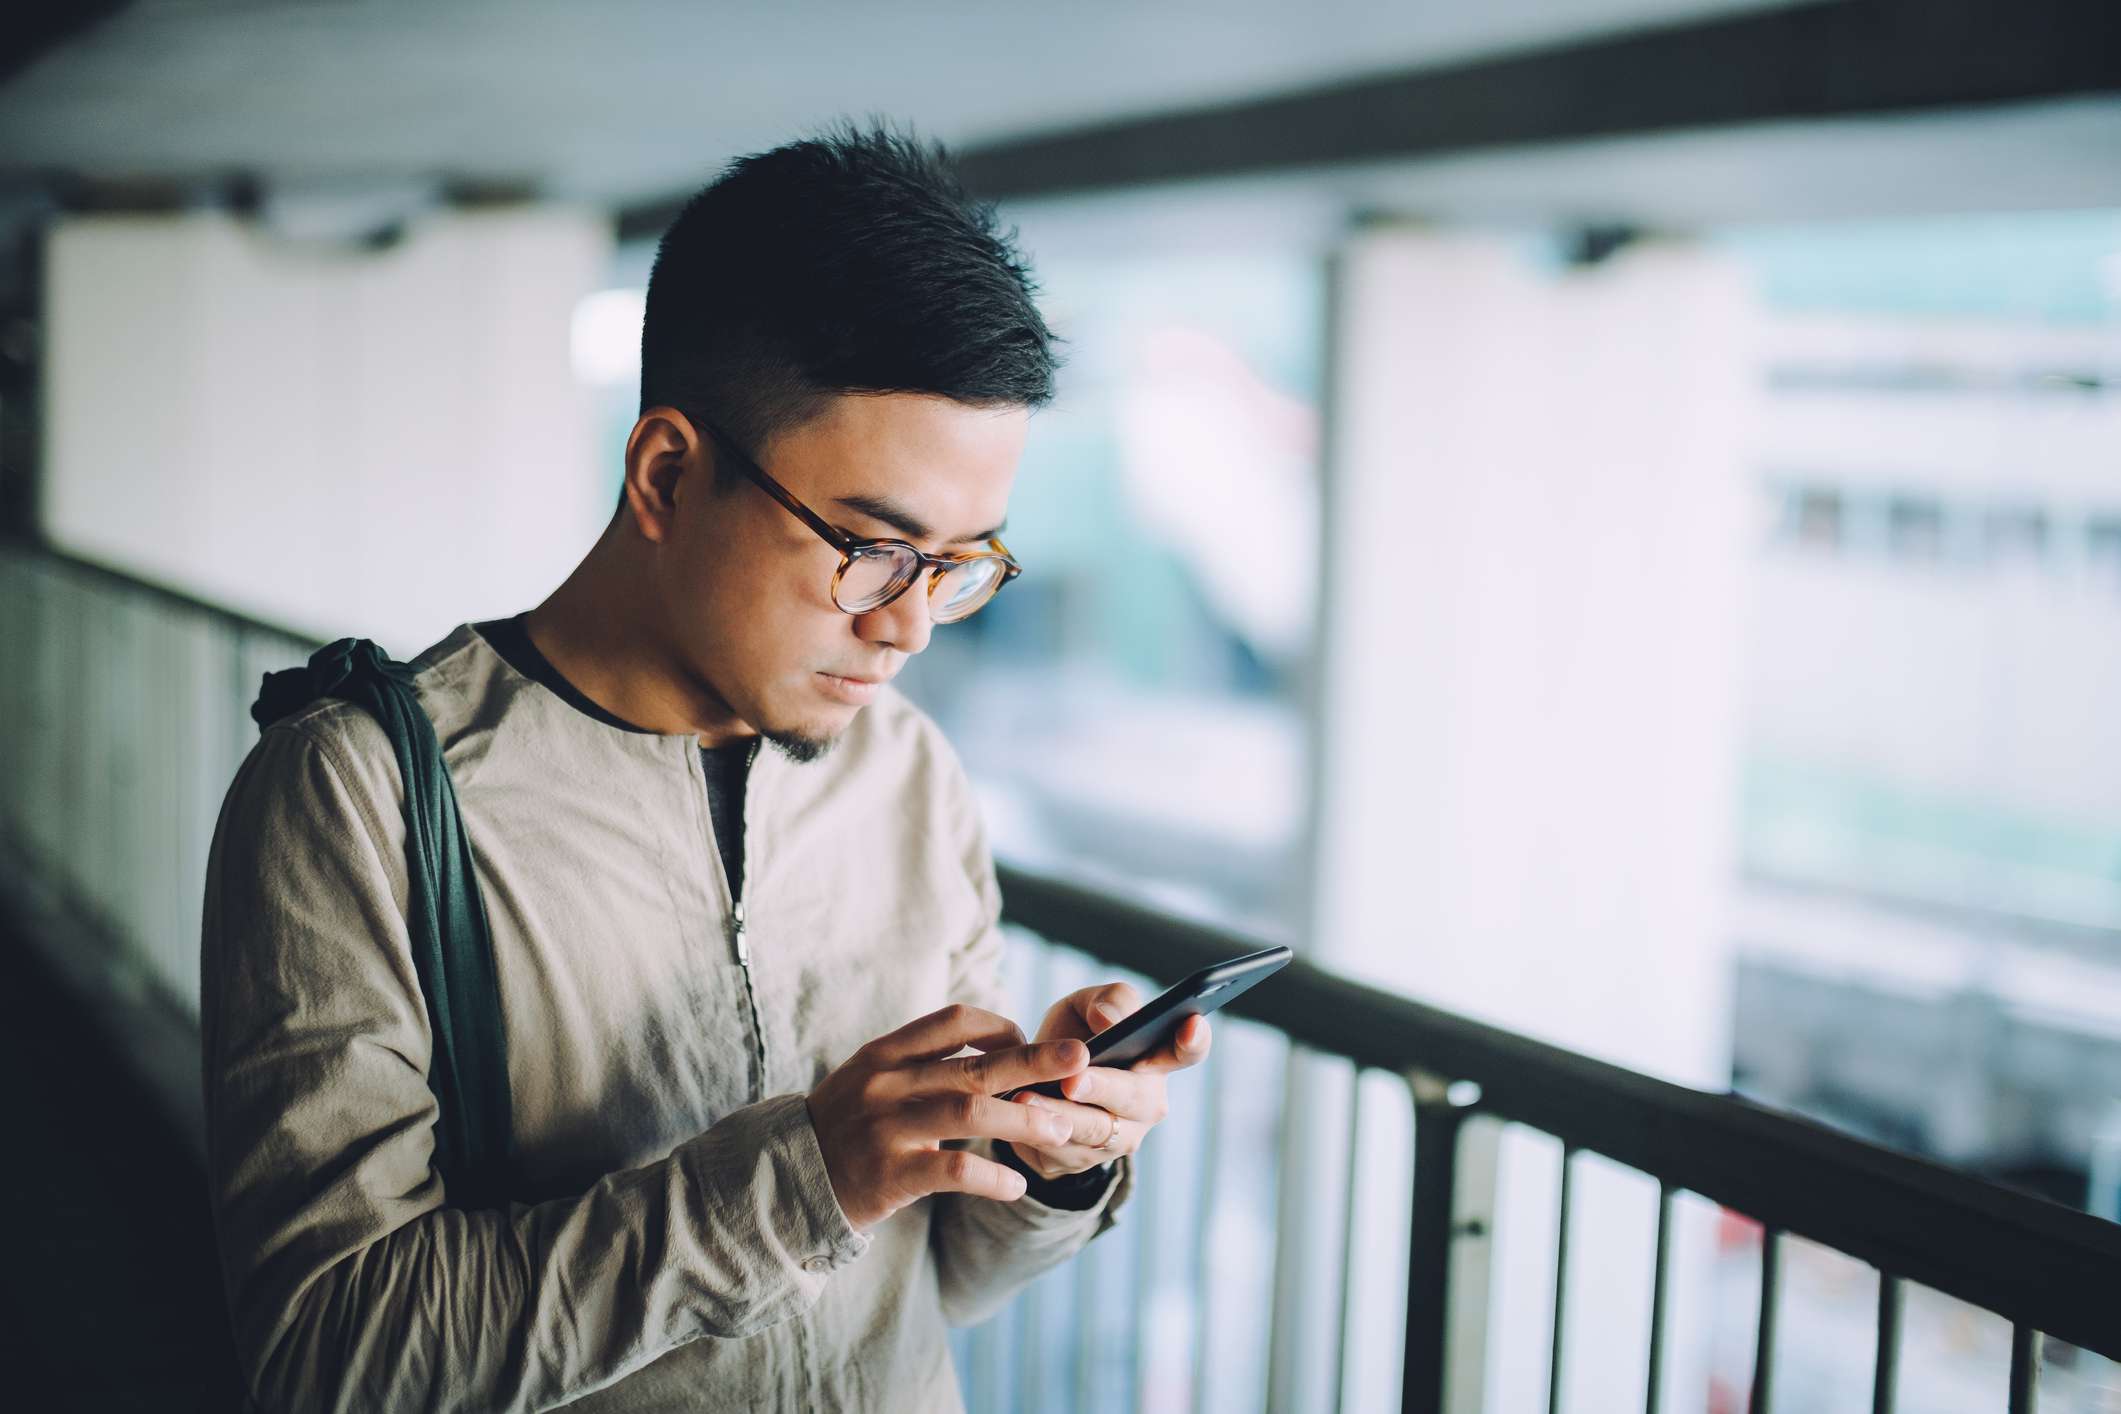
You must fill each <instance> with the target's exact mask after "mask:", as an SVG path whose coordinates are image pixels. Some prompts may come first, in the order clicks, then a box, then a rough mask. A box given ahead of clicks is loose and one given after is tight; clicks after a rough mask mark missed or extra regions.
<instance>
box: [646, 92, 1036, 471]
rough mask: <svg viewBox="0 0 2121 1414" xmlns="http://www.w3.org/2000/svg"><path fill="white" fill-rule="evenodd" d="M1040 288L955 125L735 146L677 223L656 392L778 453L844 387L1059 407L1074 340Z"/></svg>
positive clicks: (652, 338) (659, 258)
mask: <svg viewBox="0 0 2121 1414" xmlns="http://www.w3.org/2000/svg"><path fill="white" fill-rule="evenodd" d="M1036 292H1037V285H1036V283H1035V281H1034V280H1033V279H1032V276H1031V270H1030V266H1029V264H1028V263H1027V261H1026V260H1025V258H1024V257H1023V255H1022V254H1021V252H1019V251H1018V249H1017V248H1016V232H1015V231H1014V229H1013V228H1012V229H1011V230H1008V231H1003V230H1002V229H1001V228H1000V226H999V224H998V222H997V220H996V217H995V213H994V208H993V206H992V205H991V204H988V203H984V202H978V201H974V200H973V199H972V198H971V197H970V196H968V195H967V194H966V192H965V189H964V187H963V185H962V184H961V183H960V181H959V179H958V176H957V173H956V171H955V169H954V167H953V164H952V162H951V159H950V155H949V153H948V152H947V151H946V150H945V149H944V148H943V146H942V145H941V144H940V143H929V142H922V141H919V140H917V139H916V138H914V137H912V136H911V135H908V134H905V133H901V132H896V131H893V130H892V129H890V128H889V127H887V126H884V125H876V126H871V127H866V128H864V127H858V126H854V125H841V126H839V127H836V128H834V129H832V130H830V131H828V132H826V133H825V134H824V135H822V136H818V137H814V138H809V139H805V140H803V141H800V142H793V143H790V144H788V145H787V146H785V147H777V148H775V149H773V150H772V151H771V152H762V153H757V154H755V155H753V156H750V157H744V158H740V159H738V160H737V161H735V162H733V163H732V164H730V166H729V167H728V168H727V169H726V170H725V171H724V172H723V173H722V175H721V176H720V178H718V179H717V180H716V181H715V182H714V183H713V184H712V185H711V186H708V187H706V188H705V189H703V190H701V191H700V192H699V193H698V194H696V195H695V196H693V197H692V199H691V200H690V201H688V202H687V203H686V204H685V207H684V209H683V210H682V211H681V212H680V213H679V214H678V217H677V219H676V220H675V221H674V222H672V223H671V226H670V229H669V230H667V231H666V232H664V233H663V239H662V241H661V243H660V244H659V245H658V246H657V247H656V255H655V265H654V267H653V269H652V270H651V272H650V274H649V278H648V299H647V311H646V316H645V318H644V320H643V323H642V328H641V410H642V411H643V412H645V411H647V410H648V409H649V408H651V407H674V408H676V409H677V410H678V411H680V412H683V413H685V414H686V415H687V416H688V417H693V418H695V419H697V418H698V417H699V416H700V415H705V416H706V417H708V418H711V419H712V420H713V421H714V422H715V423H716V424H717V425H718V426H720V427H721V428H722V429H723V430H724V431H726V432H727V433H729V435H730V436H731V437H733V438H734V439H735V440H736V441H737V442H738V443H739V444H740V445H741V446H743V447H744V448H745V449H746V450H747V451H749V452H751V453H752V455H754V456H757V457H761V458H763V456H764V455H765V448H766V446H767V444H768V443H770V442H771V441H772V439H773V438H774V437H775V436H776V435H778V434H780V433H782V432H786V431H788V430H790V429H791V428H794V427H796V426H799V425H801V424H802V423H803V422H805V421H807V420H809V419H810V418H812V417H814V416H816V415H818V414H819V413H821V412H822V411H824V407H825V404H826V402H827V401H828V400H829V399H830V398H831V397H833V396H835V395H838V394H844V393H929V394H937V395H940V396H942V397H946V398H951V399H954V400H956V401H958V402H961V403H966V404H970V405H973V406H982V407H985V406H1005V405H1017V406H1023V407H1029V408H1037V407H1042V406H1044V405H1045V404H1046V403H1048V402H1050V401H1052V398H1053V375H1054V370H1055V368H1056V366H1057V365H1058V358H1057V355H1056V353H1055V350H1054V344H1055V342H1056V339H1055V336H1054V334H1053V332H1052V331H1051V330H1050V329H1048V328H1047V327H1046V322H1045V320H1044V318H1043V317H1041V316H1040V314H1039V311H1038V306H1037V304H1036V303H1035V302H1034V301H1033V298H1032V297H1033V295H1034V294H1035V293H1036ZM717 479H718V480H722V479H724V478H719V477H718V478H717Z"/></svg>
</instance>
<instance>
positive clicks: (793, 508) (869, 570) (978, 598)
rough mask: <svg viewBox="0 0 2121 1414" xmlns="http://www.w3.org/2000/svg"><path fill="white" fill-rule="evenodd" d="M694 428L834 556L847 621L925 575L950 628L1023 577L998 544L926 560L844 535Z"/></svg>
mask: <svg viewBox="0 0 2121 1414" xmlns="http://www.w3.org/2000/svg"><path fill="white" fill-rule="evenodd" d="M693 420H694V421H695V422H697V423H698V424H699V425H700V426H701V427H702V428H703V429H704V430H705V431H706V433H707V435H708V436H710V437H712V438H714V440H715V442H716V443H717V444H718V445H719V446H720V447H721V449H722V450H723V451H724V452H727V453H728V454H729V458H730V460H732V461H734V462H735V463H736V465H737V469H738V470H740V471H742V472H743V473H744V475H746V476H747V477H749V478H750V479H751V480H752V482H753V483H754V484H756V485H757V486H758V488H759V489H760V490H761V491H764V492H765V493H766V494H767V495H769V496H771V497H773V499H774V500H776V501H779V502H780V503H781V505H782V506H783V507H784V508H785V509H786V510H787V512H788V513H789V514H790V515H792V516H794V517H795V518H796V519H797V520H799V521H801V522H802V523H803V524H805V525H807V526H809V527H810V528H811V529H812V530H813V531H815V532H817V536H818V538H819V539H820V540H823V541H824V542H825V543H826V544H827V545H830V546H831V547H832V548H833V549H835V550H837V551H839V552H840V567H839V568H838V569H837V570H835V571H833V574H832V602H833V603H835V604H837V605H838V606H839V607H840V609H841V610H842V611H844V612H846V613H849V614H867V613H873V612H874V611H876V610H878V609H881V608H883V607H884V606H885V605H886V604H889V603H890V602H891V601H892V600H894V599H896V598H898V597H899V595H901V594H904V593H905V592H906V590H907V589H908V588H909V587H911V586H912V584H913V582H914V580H916V579H918V578H920V574H921V571H922V570H926V571H928V617H929V618H931V619H933V620H934V621H935V622H936V623H939V624H954V623H956V622H957V621H958V620H960V619H968V618H970V617H972V615H973V614H975V613H977V612H979V610H980V609H981V608H982V607H983V606H984V605H985V604H986V602H987V601H988V600H989V599H992V598H993V597H994V596H995V594H996V593H997V592H999V591H1000V589H1001V587H1002V586H1003V585H1005V584H1007V583H1008V582H1009V581H1010V580H1012V579H1015V578H1016V577H1017V576H1018V575H1020V574H1022V573H1023V572H1024V568H1023V566H1022V565H1019V564H1018V563H1017V562H1016V557H1015V556H1013V555H1011V554H1010V553H1009V547H1008V546H1006V545H1004V544H1002V542H1001V541H999V540H989V541H988V542H987V543H988V544H989V545H991V546H993V547H994V548H993V549H992V550H975V551H973V552H972V553H970V554H965V555H931V554H929V553H928V552H927V551H925V550H923V549H921V548H920V547H919V546H916V545H909V544H907V543H906V542H905V541H903V540H865V539H859V538H857V537H855V536H852V535H848V534H846V533H845V532H843V531H840V530H838V529H836V528H835V527H834V526H832V525H831V524H830V523H829V522H827V521H826V520H825V518H824V517H823V516H820V515H819V514H818V513H817V512H816V511H813V510H811V509H810V507H808V506H806V505H804V504H803V503H802V502H801V501H798V500H797V499H796V498H795V495H794V493H793V492H791V491H789V489H788V488H787V487H785V486H783V485H781V483H780V482H778V481H775V480H774V479H773V478H772V477H771V476H770V475H768V474H767V472H766V468H764V467H762V466H760V465H759V464H758V463H757V462H756V461H754V460H753V459H752V457H751V454H750V453H749V452H747V451H745V450H744V449H743V448H742V447H739V446H738V445H737V444H736V439H735V438H733V437H731V436H730V435H729V434H728V433H726V432H724V431H723V430H722V429H721V428H719V427H717V426H715V425H714V424H713V423H712V422H710V421H708V420H707V419H706V418H704V417H695V418H694V419H693Z"/></svg>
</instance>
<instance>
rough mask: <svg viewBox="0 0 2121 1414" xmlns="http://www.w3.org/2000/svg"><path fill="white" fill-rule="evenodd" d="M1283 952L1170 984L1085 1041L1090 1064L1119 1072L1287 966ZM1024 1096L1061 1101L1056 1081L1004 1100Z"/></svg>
mask: <svg viewBox="0 0 2121 1414" xmlns="http://www.w3.org/2000/svg"><path fill="white" fill-rule="evenodd" d="M1291 956H1292V954H1291V953H1290V951H1289V950H1288V949H1287V948H1262V949H1261V950H1260V951H1258V952H1250V953H1246V954H1245V955H1244V956H1243V957H1233V958H1231V959H1230V960H1229V961H1227V962H1218V963H1216V964H1215V965H1214V966H1212V967H1203V968H1202V969H1201V970H1200V971H1198V972H1196V973H1194V974H1193V975H1192V976H1191V977H1188V978H1187V979H1186V980H1185V981H1183V982H1180V983H1178V984H1176V985H1175V986H1173V987H1171V988H1170V989H1169V990H1168V991H1166V992H1165V993H1164V994H1163V995H1162V996H1159V997H1157V998H1156V999H1155V1000H1154V1001H1152V1002H1150V1003H1149V1004H1148V1005H1146V1006H1144V1007H1143V1008H1142V1009H1141V1010H1139V1011H1137V1012H1135V1013H1133V1014H1132V1015H1130V1016H1125V1017H1122V1018H1121V1019H1120V1020H1118V1021H1116V1022H1114V1023H1113V1024H1112V1025H1110V1026H1107V1027H1106V1028H1105V1029H1104V1030H1102V1031H1100V1032H1098V1033H1097V1034H1096V1035H1095V1036H1092V1037H1091V1038H1090V1064H1092V1065H1101V1066H1107V1067H1110V1068H1112V1069H1116V1070H1125V1069H1126V1068H1127V1067H1128V1066H1131V1065H1133V1064H1134V1063H1135V1062H1136V1061H1138V1060H1140V1059H1141V1058H1142V1057H1144V1056H1146V1055H1149V1054H1150V1053H1152V1052H1153V1051H1155V1050H1156V1049H1157V1048H1158V1047H1160V1046H1162V1045H1164V1044H1166V1043H1167V1042H1169V1041H1170V1040H1171V1038H1172V1037H1174V1036H1176V1035H1177V1034H1178V1028H1179V1027H1181V1026H1183V1025H1185V1024H1186V1018H1187V1017H1189V1016H1205V1015H1207V1014H1208V1013H1209V1012H1211V1011H1214V1010H1215V1009H1216V1008H1217V1007H1219V1006H1221V1005H1222V1004H1223V1003H1224V1002H1227V1001H1229V1000H1230V999H1231V998H1233V997H1236V996H1239V995H1241V994H1242V993H1244V992H1247V991H1249V990H1251V989H1252V988H1253V987H1256V986H1258V985H1259V984H1260V983H1261V982H1264V981H1266V980H1267V978H1269V977H1272V976H1273V975H1274V974H1275V973H1277V972H1279V971H1281V970H1282V968H1284V967H1286V966H1288V964H1289V958H1290V957H1291ZM1026 1090H1029V1091H1030V1092H1031V1093H1033V1094H1034V1095H1047V1096H1050V1097H1052V1098H1053V1099H1056V1100H1063V1099H1066V1098H1067V1096H1065V1095H1063V1094H1062V1093H1061V1088H1060V1082H1059V1081H1058V1080H1048V1081H1046V1082H1045V1083H1043V1084H1040V1085H1020V1086H1018V1087H1017V1088H1016V1089H1014V1090H1011V1091H1009V1092H1008V1093H1007V1094H1004V1095H1003V1096H1002V1097H1001V1098H1002V1099H1004V1100H1013V1099H1015V1098H1016V1097H1017V1096H1018V1095H1021V1094H1023V1093H1024V1092H1025V1091H1026Z"/></svg>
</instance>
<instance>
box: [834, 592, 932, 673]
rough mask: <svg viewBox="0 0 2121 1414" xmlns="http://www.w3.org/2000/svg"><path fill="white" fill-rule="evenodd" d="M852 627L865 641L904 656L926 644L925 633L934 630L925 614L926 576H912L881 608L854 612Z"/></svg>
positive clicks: (910, 654)
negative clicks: (910, 580)
mask: <svg viewBox="0 0 2121 1414" xmlns="http://www.w3.org/2000/svg"><path fill="white" fill-rule="evenodd" d="M854 631H855V634H856V636H858V637H860V638H861V639H862V640H864V641H865V642H868V643H878V644H882V645H884V646H886V647H889V648H896V649H897V650H898V651H899V652H901V653H904V654H906V655H907V656H908V657H911V656H912V655H913V654H915V653H918V652H920V651H921V650H922V649H923V648H926V647H927V646H928V635H929V634H931V633H933V632H934V631H935V623H934V621H933V620H932V619H930V618H929V617H928V577H927V576H926V575H922V576H921V577H920V578H919V579H916V580H914V581H913V583H911V584H909V585H907V586H906V592H905V593H903V594H901V595H899V597H898V598H896V599H894V600H892V601H891V602H890V603H888V604H886V605H884V606H883V607H882V608H880V609H871V610H870V611H869V612H868V613H866V614H858V615H856V616H855V620H854Z"/></svg>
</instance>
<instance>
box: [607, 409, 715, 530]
mask: <svg viewBox="0 0 2121 1414" xmlns="http://www.w3.org/2000/svg"><path fill="white" fill-rule="evenodd" d="M707 455H708V454H707V449H706V447H705V446H704V445H702V443H701V440H700V435H699V433H698V431H696V430H695V429H694V428H693V425H692V420H691V419H690V418H688V417H686V416H685V414H683V413H682V412H679V411H678V410H677V409H676V408H668V407H653V408H649V409H648V410H647V411H646V412H643V413H642V414H641V415H640V417H639V418H637V419H636V420H635V421H634V424H633V431H632V432H631V433H630V434H629V435H628V436H627V438H626V485H625V493H626V502H625V507H624V509H625V510H626V511H627V512H628V513H630V514H631V515H632V517H633V524H634V528H635V529H636V530H638V531H640V533H641V538H642V539H644V540H648V541H652V542H653V543H655V544H658V545H660V544H661V543H662V542H663V541H664V540H665V539H666V538H667V537H668V536H669V534H670V527H671V522H672V521H673V520H674V519H675V518H676V516H677V507H678V496H679V494H680V489H681V488H683V490H684V491H686V492H690V491H692V490H693V488H694V487H696V486H704V485H705V484H707V482H709V481H711V480H712V479H713V476H714V468H713V466H712V465H711V464H709V463H708V462H707V461H706V458H707ZM695 470H697V471H698V472H699V473H700V475H698V476H697V477H692V476H691V475H690V473H692V472H693V471H695Z"/></svg>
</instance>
